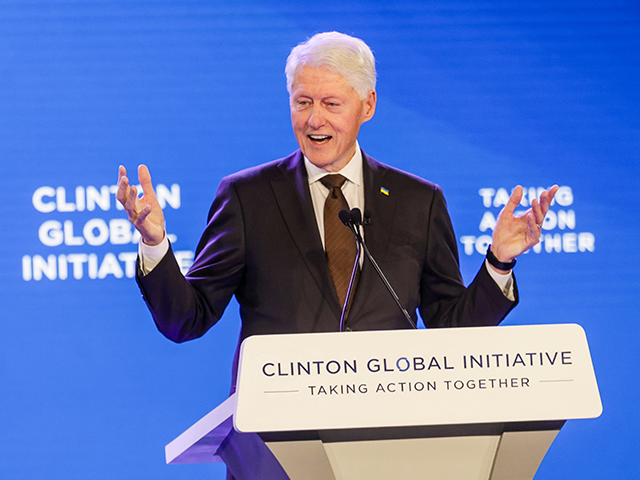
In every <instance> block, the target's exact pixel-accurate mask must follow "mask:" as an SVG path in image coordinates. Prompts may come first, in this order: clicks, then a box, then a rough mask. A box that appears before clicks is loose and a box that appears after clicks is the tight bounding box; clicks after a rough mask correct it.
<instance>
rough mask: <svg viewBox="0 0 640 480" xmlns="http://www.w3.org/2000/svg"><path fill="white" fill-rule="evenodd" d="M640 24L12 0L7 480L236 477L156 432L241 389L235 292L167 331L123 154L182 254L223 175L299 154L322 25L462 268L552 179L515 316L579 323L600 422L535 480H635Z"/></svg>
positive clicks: (491, 6)
mask: <svg viewBox="0 0 640 480" xmlns="http://www.w3.org/2000/svg"><path fill="white" fill-rule="evenodd" d="M639 20H640V8H639V7H638V6H637V4H636V3H635V2H627V1H623V0H613V1H604V0H603V1H582V2H566V1H562V0H560V1H558V0H555V1H546V0H540V1H527V0H525V1H521V2H516V3H514V2H497V1H496V2H492V1H479V0H467V1H458V0H451V1H448V2H432V1H418V0H416V1H408V0H407V1H401V2H400V1H398V2H393V1H366V2H365V1H359V0H340V1H332V0H328V1H324V2H320V3H316V4H309V3H308V2H294V1H289V2H270V1H264V0H263V1H260V0H253V1H252V0H238V1H232V0H207V1H195V0H194V1H160V0H148V1H142V0H131V1H120V2H119V1H112V0H104V1H100V2H92V1H80V0H67V1H63V0H59V1H54V0H51V1H10V0H3V1H0V158H1V159H2V177H3V187H2V188H1V189H0V212H1V213H0V222H1V223H0V232H1V234H0V251H2V256H1V257H0V291H2V298H3V301H2V302H1V306H0V321H1V322H2V323H1V325H2V335H1V336H0V389H1V390H0V448H1V450H2V455H0V478H3V479H7V480H15V479H25V478H29V479H47V480H53V479H64V480H74V479H78V480H86V479H119V480H126V479H131V480H134V479H135V480H138V479H146V478H149V479H197V478H208V479H210V478H223V471H224V468H223V467H221V466H217V465H180V466H166V465H165V464H164V445H165V444H166V443H168V442H169V441H171V440H172V439H173V438H175V437H176V436H177V435H178V434H180V433H181V432H182V431H183V430H184V429H185V428H186V427H188V426H189V425H191V424H192V423H194V422H195V421H196V420H198V419H199V418H200V417H202V416H203V415H204V414H205V413H207V412H208V411H209V410H210V409H212V408H213V407H214V406H216V405H217V404H218V403H220V402H221V401H222V400H223V399H224V398H225V397H226V395H227V393H228V390H229V384H230V363H231V356H232V352H233V350H234V348H235V344H236V337H237V333H238V326H239V320H238V317H237V306H236V305H230V306H229V308H228V310H227V313H226V314H225V317H224V318H223V320H222V321H221V322H220V323H219V324H218V325H216V326H215V327H214V328H213V329H212V331H210V332H209V333H208V334H207V335H206V336H205V337H203V338H202V339H199V340H196V341H193V342H190V343H187V344H183V345H175V344H173V343H171V342H169V341H168V340H166V339H164V338H163V337H162V336H161V335H160V334H159V333H158V332H157V331H156V329H155V327H154V325H153V322H152V320H151V318H150V315H149V313H148V312H147V310H146V307H145V305H144V303H143V301H142V300H141V298H140V294H139V292H138V290H137V287H136V286H135V282H134V281H133V279H132V275H133V262H134V259H135V252H136V249H137V246H136V244H135V242H136V241H137V239H136V237H135V235H133V234H132V231H131V228H130V227H129V225H128V223H127V222H126V221H125V217H124V215H123V212H122V211H121V210H119V209H118V208H117V206H116V203H115V197H114V195H113V192H114V185H115V182H116V177H117V167H118V165H119V164H124V165H125V166H127V168H128V169H129V170H130V171H131V172H133V171H134V170H135V167H136V166H137V165H138V164H139V163H146V164H147V165H149V167H150V169H151V172H152V175H153V177H154V181H155V183H156V184H157V185H158V191H159V194H160V195H161V196H162V198H163V201H164V202H165V205H166V207H165V212H166V217H167V225H168V231H169V233H170V234H172V235H173V236H174V237H173V240H174V245H175V248H176V250H178V251H179V252H180V258H181V261H182V262H183V263H184V265H188V263H189V261H190V258H191V257H192V255H193V250H194V248H195V245H196V242H197V240H198V238H199V235H200V233H201V231H202V229H203V227H204V224H205V220H206V213H207V211H208V208H209V204H210V202H211V200H212V198H213V195H214V192H215V190H216V187H217V184H218V182H219V181H220V179H221V178H222V176H224V175H226V174H229V173H232V172H234V171H237V170H239V169H241V168H244V167H248V166H252V165H256V164H259V163H262V162H265V161H269V160H272V159H275V158H279V157H283V156H285V155H287V154H288V153H290V152H291V151H293V150H294V149H295V148H296V143H295V139H294V137H293V134H292V133H291V127H290V120H289V112H288V97H287V92H286V88H285V81H284V74H283V70H284V61H285V59H286V56H287V55H288V53H289V51H290V49H291V48H292V47H293V46H295V45H296V44H297V43H298V42H300V41H302V40H304V39H305V38H307V37H308V36H310V35H312V34H313V33H316V32H320V31H325V30H338V31H342V32H344V33H349V34H354V35H355V36H358V37H360V38H362V39H364V40H365V41H366V42H367V43H368V44H369V45H370V46H371V47H372V49H373V50H374V53H375V54H376V58H377V62H378V73H379V82H378V95H379V103H378V108H377V113H376V116H375V118H374V119H373V120H372V121H371V122H369V123H368V124H366V125H365V126H364V127H363V130H362V132H361V136H360V143H361V145H362V147H363V148H364V149H365V151H367V153H369V154H371V155H372V156H374V157H375V158H377V159H378V160H380V161H383V162H386V163H391V164H393V165H395V166H398V167H400V168H403V169H405V170H408V171H410V172H412V173H415V174H418V175H420V176H422V177H424V178H427V179H429V180H432V181H435V182H437V183H439V184H440V185H441V186H442V187H443V189H444V192H445V195H446V197H447V200H448V203H449V207H450V213H451V216H452V218H453V222H454V226H455V228H456V233H457V236H458V239H459V247H460V254H461V263H462V269H463V274H464V276H465V279H466V281H467V282H468V281H470V280H471V278H472V276H473V275H474V274H475V272H476V271H477V269H478V266H479V265H480V263H481V261H482V258H483V257H482V254H481V253H479V252H481V251H482V250H483V248H484V245H485V240H486V235H490V234H491V227H492V222H493V221H494V218H495V215H497V213H498V211H499V210H500V208H501V206H502V204H503V199H504V197H505V195H506V194H507V193H508V192H509V191H510V190H511V188H512V187H513V186H515V185H516V184H522V185H524V186H525V187H526V189H527V197H526V198H527V201H528V200H530V198H532V197H533V196H534V195H535V192H536V190H537V189H538V188H541V187H548V186H550V185H552V184H553V183H558V184H559V185H561V186H562V189H561V194H560V195H559V196H558V198H557V201H556V202H555V204H554V206H553V207H552V211H551V214H550V216H549V218H548V219H547V220H546V223H545V225H544V230H543V234H544V235H543V240H544V241H543V242H542V244H541V245H540V246H539V247H538V248H536V249H534V250H532V251H531V252H529V253H527V254H526V255H524V256H523V257H522V259H521V260H520V261H519V263H518V268H517V277H518V281H519V286H520V292H521V304H520V305H519V306H518V307H517V309H516V310H515V311H513V312H512V313H511V314H510V316H509V317H508V319H507V321H506V323H509V324H534V323H563V322H575V323H579V324H581V325H582V326H583V327H584V328H585V330H586V332H587V336H588V338H589V341H590V345H591V351H592V356H593V361H594V365H595V369H596V374H597V376H598V379H599V384H600V389H601V394H602V400H603V404H604V413H603V414H602V416H601V417H600V418H598V419H595V420H582V421H571V422H568V423H567V424H566V425H565V427H564V428H563V430H562V431H561V432H560V434H559V436H558V438H557V439H556V441H555V443H554V444H553V445H552V447H551V449H550V451H549V453H548V454H547V457H546V458H545V460H544V462H543V464H542V466H541V468H540V470H539V472H538V474H537V476H536V479H538V480H545V479H567V478H580V479H602V478H618V479H623V478H629V479H631V478H638V476H639V475H640V465H639V460H638V459H639V458H640V457H639V456H638V455H637V450H638V446H639V445H638V440H637V434H636V433H637V431H638V427H639V425H638V419H639V415H638V413H637V399H638V395H639V394H640V387H639V386H638V376H637V371H638V368H639V366H640V365H639V362H638V355H637V353H636V350H637V346H638V340H639V333H640V327H639V326H638V311H639V310H640V301H639V300H638V299H639V295H638V293H637V292H638V289H639V287H640V282H639V280H638V278H639V275H640V262H639V260H640V259H639V251H640V249H639V248H638V246H637V244H636V242H637V241H638V238H639V237H640V226H639V223H638V211H640V201H639V200H638V195H639V194H638V192H639V191H640V181H639V178H640V168H639V167H638V155H639V153H640V113H639V112H640V101H639V100H640V94H639V93H638V92H639V90H638V78H639V76H640V28H639V27H640V23H639ZM525 203H526V201H525ZM524 207H526V205H523V208H524ZM426 408H428V406H426Z"/></svg>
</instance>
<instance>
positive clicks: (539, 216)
mask: <svg viewBox="0 0 640 480" xmlns="http://www.w3.org/2000/svg"><path fill="white" fill-rule="evenodd" d="M531 213H532V217H533V220H534V221H535V223H536V225H540V226H542V222H544V217H545V214H546V212H543V211H542V207H541V205H540V202H539V201H538V199H537V198H534V199H533V201H532V202H531Z"/></svg>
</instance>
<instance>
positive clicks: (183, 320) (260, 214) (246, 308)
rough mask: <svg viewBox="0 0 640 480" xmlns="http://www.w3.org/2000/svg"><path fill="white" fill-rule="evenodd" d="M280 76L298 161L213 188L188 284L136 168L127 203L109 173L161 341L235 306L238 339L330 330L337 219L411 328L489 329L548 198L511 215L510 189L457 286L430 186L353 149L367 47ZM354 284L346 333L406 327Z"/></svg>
mask: <svg viewBox="0 0 640 480" xmlns="http://www.w3.org/2000/svg"><path fill="white" fill-rule="evenodd" d="M286 74H287V87H288V90H289V95H290V108H291V122H292V125H293V131H294V134H295V137H296V139H297V141H298V144H299V146H300V149H299V150H297V151H296V152H294V153H292V154H291V155H289V156H288V157H286V158H283V159H280V160H276V161H273V162H271V163H267V164H264V165H261V166H258V167H255V168H252V169H249V170H245V171H242V172H239V173H237V174H234V175H231V176H229V177H227V178H224V179H223V180H222V182H221V184H220V187H219V189H218V193H217V195H216V198H215V200H214V201H213V205H212V207H211V210H210V214H209V223H208V225H207V227H206V229H205V231H204V233H203V235H202V239H201V240H200V243H199V245H198V248H197V252H196V258H195V261H194V264H193V266H192V267H191V269H190V270H189V272H188V273H187V275H186V276H183V275H182V274H181V273H180V270H179V268H178V265H177V263H176V261H175V259H174V257H173V254H172V252H171V247H170V245H169V243H168V240H167V239H166V235H165V230H164V217H163V213H162V210H161V208H160V206H159V205H158V202H157V201H156V198H155V195H154V192H153V187H152V183H151V178H150V176H149V172H148V170H147V168H146V167H145V166H140V167H139V169H138V175H139V179H140V183H141V185H142V188H143V190H144V195H143V196H142V197H141V198H138V196H137V192H136V189H135V187H132V186H130V185H129V180H128V178H127V176H126V171H125V169H124V167H120V171H119V180H118V185H119V189H118V194H117V197H118V199H119V200H120V202H122V204H123V205H124V207H125V210H126V211H127V213H128V215H129V219H130V220H131V222H133V224H134V225H135V227H136V228H137V229H138V230H139V231H140V233H141V235H142V242H141V243H140V261H139V270H138V275H137V280H138V283H139V285H140V288H141V290H142V292H143V296H144V298H145V300H146V302H147V304H148V306H149V309H150V310H151V313H152V315H153V318H154V320H155V322H156V324H157V326H158V328H159V330H160V331H161V332H162V333H163V334H164V335H166V336H167V337H168V338H170V339H172V340H174V341H176V342H183V341H186V340H189V339H193V338H197V337H200V336H201V335H203V334H204V333H205V332H206V331H207V330H208V329H209V328H210V327H211V326H212V325H213V324H215V323H216V322H217V321H218V319H219V318H220V317H221V316H222V314H223V312H224V310H225V307H226V306H227V304H228V302H229V300H230V298H231V296H232V295H235V296H236V298H237V300H238V303H239V304H240V308H241V317H242V330H241V335H240V337H241V338H240V340H242V339H244V338H246V337H248V336H250V335H255V334H270V333H292V332H328V331H337V330H338V329H339V325H340V317H341V310H342V307H343V304H344V303H345V299H346V291H347V287H348V283H349V282H348V280H349V278H348V275H349V273H350V272H351V267H352V265H353V264H354V256H355V240H354V239H353V236H352V235H351V232H349V230H348V229H347V228H346V227H344V226H339V228H338V227H336V222H337V221H338V219H337V218H335V217H336V215H335V212H336V211H337V209H339V208H340V207H344V208H347V209H349V208H354V207H358V208H360V209H361V210H362V211H365V209H366V211H368V212H370V216H369V220H370V221H368V222H366V223H367V225H366V226H365V227H364V232H363V235H364V237H365V240H366V242H367V245H368V247H369V250H370V251H371V253H372V254H373V256H374V257H375V258H376V259H377V261H378V263H379V264H380V267H381V269H382V270H383V271H384V273H385V274H386V275H387V277H388V279H389V281H390V283H391V285H393V287H394V288H395V289H396V291H397V293H398V296H399V299H400V301H401V303H402V304H403V305H404V306H405V307H406V309H407V310H408V312H409V314H410V316H411V317H412V319H413V320H414V321H415V320H416V319H417V313H416V311H419V312H420V316H421V318H422V321H423V322H424V324H425V326H426V327H428V328H429V327H454V326H473V325H497V324H498V323H499V322H500V321H501V320H502V319H503V318H504V316H505V315H506V314H507V313H508V312H509V311H510V310H511V309H512V308H513V307H514V306H515V305H516V303H517V289H516V286H515V282H514V279H513V275H512V273H511V271H510V270H511V267H512V266H513V264H514V263H515V262H514V260H515V258H516V257H517V256H519V255H520V254H521V253H523V252H524V251H525V250H527V249H529V248H531V247H532V246H533V245H535V244H536V243H537V242H538V240H539V237H540V227H541V224H542V221H543V220H544V217H545V214H546V212H547V210H548V208H549V204H550V202H551V201H552V199H553V196H554V194H555V192H556V190H557V187H554V188H552V189H550V191H549V192H544V193H543V194H542V195H541V198H540V201H539V202H537V201H534V202H533V205H532V207H531V209H529V210H528V211H527V212H526V213H525V214H523V215H522V216H519V217H515V216H514V214H513V212H514V209H515V208H516V206H517V205H518V203H519V202H520V199H521V195H522V189H521V188H520V187H517V188H516V189H515V191H514V193H513V195H512V196H511V199H510V200H509V203H508V204H507V205H506V207H505V208H504V210H503V211H502V213H501V214H500V216H499V218H498V221H497V225H496V228H495V230H494V233H493V245H492V247H491V250H490V252H489V253H488V256H487V260H485V261H484V262H483V264H482V266H481V267H480V270H479V272H478V274H477V276H476V278H475V280H474V281H473V282H472V283H471V284H470V285H469V286H468V287H465V286H464V284H463V282H462V278H461V275H460V271H459V267H458V253H457V244H456V237H455V235H454V232H453V228H452V226H451V222H450V219H449V215H448V213H447V208H446V205H445V201H444V197H443V195H442V192H441V190H440V188H439V187H438V186H437V185H435V184H433V183H430V182H428V181H425V180H422V179H420V178H417V177H415V176H412V175H410V174H407V173H405V172H402V171H400V170H397V169H395V168H392V167H389V166H387V165H384V164H382V163H379V162H377V161H376V160H374V159H372V158H371V157H369V156H368V155H366V154H365V153H364V152H363V151H362V150H361V149H360V147H359V145H358V142H357V137H358V132H359V129H360V126H361V125H362V124H363V123H364V122H366V121H368V120H370V119H371V118H372V117H373V115H374V112H375V108H376V91H375V77H376V74H375V66H374V58H373V54H372V53H371V50H370V49H369V47H368V46H367V45H366V44H365V43H364V42H362V41H361V40H359V39H356V38H353V37H350V36H347V35H343V34H339V33H336V32H331V33H322V34H318V35H315V36H314V37H312V38H311V39H309V40H308V41H307V42H305V43H302V44H300V45H298V46H297V47H295V48H294V49H293V50H292V52H291V54H290V56H289V58H288V60H287V66H286ZM334 227H336V228H334ZM345 235H346V238H344V236H345ZM345 267H346V268H345ZM345 271H346V272H347V273H346V276H345ZM357 277H358V278H357V287H356V289H355V294H354V296H353V298H352V301H351V303H350V306H349V315H348V319H347V320H346V328H348V329H351V330H383V329H400V328H409V323H408V322H407V320H406V318H405V317H404V316H403V314H402V312H401V311H400V310H399V309H398V307H397V305H396V304H395V303H394V300H393V299H392V297H391V296H390V295H389V294H388V292H387V291H386V289H385V286H384V285H383V283H382V282H381V280H380V279H379V278H378V276H377V275H376V272H375V271H374V269H373V268H372V267H371V264H370V263H369V262H368V261H364V262H361V271H360V272H359V274H358V275H357Z"/></svg>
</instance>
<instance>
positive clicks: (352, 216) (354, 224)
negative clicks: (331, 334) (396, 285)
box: [338, 208, 418, 328]
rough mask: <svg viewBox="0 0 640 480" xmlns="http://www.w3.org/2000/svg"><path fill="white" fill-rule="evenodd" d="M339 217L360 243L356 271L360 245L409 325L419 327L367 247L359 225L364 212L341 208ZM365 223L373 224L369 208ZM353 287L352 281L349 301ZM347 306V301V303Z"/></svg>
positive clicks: (365, 212)
mask: <svg viewBox="0 0 640 480" xmlns="http://www.w3.org/2000/svg"><path fill="white" fill-rule="evenodd" d="M338 217H339V218H340V221H342V223H344V224H345V225H346V226H347V227H349V229H350V230H351V231H352V232H353V234H354V235H355V237H356V242H357V243H358V254H357V256H356V264H355V265H354V272H355V269H356V266H357V264H358V261H359V259H360V247H362V249H363V250H364V253H365V255H366V256H367V258H368V259H369V261H370V262H371V265H373V268H374V269H375V271H376V273H377V274H378V276H379V277H380V280H382V283H384V286H385V287H387V290H388V291H389V293H390V294H391V297H393V299H394V300H395V302H396V305H398V308H399V309H400V311H401V312H402V314H403V315H404V317H405V318H406V319H407V322H409V325H411V326H412V327H413V328H418V327H417V326H416V324H415V322H414V321H413V319H412V318H411V315H409V312H407V309H406V308H404V306H403V305H402V302H400V298H399V297H398V294H397V293H396V291H395V290H394V289H393V287H392V286H391V284H390V283H389V280H387V277H386V276H385V274H384V273H382V270H381V269H380V267H379V266H378V262H376V261H375V259H374V258H373V255H371V252H370V251H369V249H368V248H367V244H366V243H364V239H363V238H362V235H360V229H359V226H360V225H361V224H362V223H363V222H362V212H360V209H359V208H354V209H352V210H351V211H350V212H347V211H346V210H340V213H339V214H338ZM364 225H371V213H370V212H369V211H368V210H365V211H364ZM353 278H354V275H352V276H351V280H352V281H353ZM351 287H352V285H351V283H350V284H349V291H348V292H347V302H348V301H349V300H348V299H349V294H350V293H351ZM345 307H346V303H345ZM341 327H342V323H341Z"/></svg>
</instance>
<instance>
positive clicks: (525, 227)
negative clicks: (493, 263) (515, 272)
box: [491, 185, 558, 272]
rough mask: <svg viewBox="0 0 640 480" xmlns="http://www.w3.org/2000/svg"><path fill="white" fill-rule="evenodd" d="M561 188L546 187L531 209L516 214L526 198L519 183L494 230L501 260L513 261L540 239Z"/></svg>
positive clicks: (495, 248)
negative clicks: (551, 206)
mask: <svg viewBox="0 0 640 480" xmlns="http://www.w3.org/2000/svg"><path fill="white" fill-rule="evenodd" d="M557 191H558V185H554V186H553V187H551V188H550V189H549V190H545V191H544V192H542V194H541V195H540V201H538V199H534V200H533V201H532V202H531V208H530V209H529V210H527V211H526V212H524V213H523V214H522V215H517V216H516V215H514V214H513V212H514V211H515V209H516V208H517V207H518V205H519V204H520V200H522V194H523V189H522V187H521V186H520V185H518V186H517V187H516V188H515V189H514V190H513V193H512V194H511V197H510V198H509V201H508V202H507V204H506V205H505V206H504V208H503V209H502V211H501V212H500V214H499V215H498V221H497V222H496V228H495V229H494V230H493V240H492V244H491V251H492V252H493V254H494V255H495V256H496V258H497V259H498V260H500V261H501V262H504V263H509V262H511V261H512V260H514V259H515V258H516V257H518V256H519V255H521V254H522V253H523V252H525V251H527V250H529V249H530V248H531V247H533V246H534V245H535V244H537V243H538V242H539V241H540V236H541V233H542V222H544V217H545V216H546V215H547V212H548V211H549V205H551V202H552V200H553V197H554V196H555V194H556V192H557ZM492 268H494V269H495V267H492ZM495 270H497V271H499V272H501V270H498V269H495Z"/></svg>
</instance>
